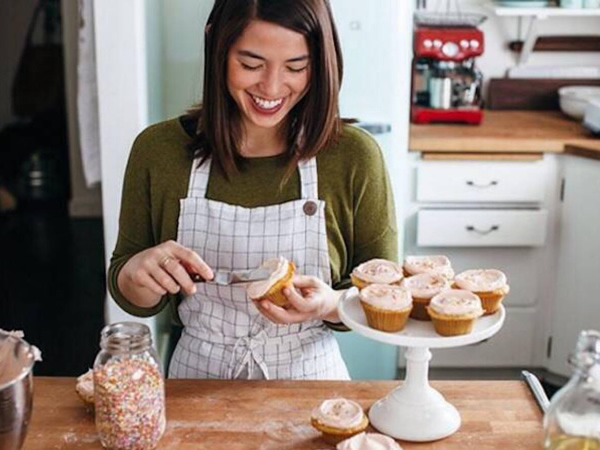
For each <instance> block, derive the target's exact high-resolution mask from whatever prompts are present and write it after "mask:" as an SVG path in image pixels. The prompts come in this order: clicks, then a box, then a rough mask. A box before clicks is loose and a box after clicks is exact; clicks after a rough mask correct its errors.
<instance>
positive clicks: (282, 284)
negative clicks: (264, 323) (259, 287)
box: [261, 262, 296, 306]
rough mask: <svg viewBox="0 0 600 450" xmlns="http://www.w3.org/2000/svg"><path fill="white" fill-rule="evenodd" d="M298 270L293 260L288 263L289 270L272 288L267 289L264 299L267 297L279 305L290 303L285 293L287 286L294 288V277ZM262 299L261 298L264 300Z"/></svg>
mask: <svg viewBox="0 0 600 450" xmlns="http://www.w3.org/2000/svg"><path fill="white" fill-rule="evenodd" d="M295 270H296V266H295V265H294V263H293V262H290V263H289V264H288V271H287V273H286V274H285V276H284V277H283V278H281V279H280V280H278V281H277V283H275V284H274V285H273V286H271V289H269V290H268V291H267V293H266V294H265V295H264V297H263V298H262V299H267V300H269V301H270V302H272V303H274V304H276V305H277V306H284V305H286V304H287V303H288V299H287V297H286V296H285V294H284V293H283V290H284V289H285V288H290V289H291V288H292V287H293V283H292V277H293V276H294V271H295ZM262 299H261V300H262Z"/></svg>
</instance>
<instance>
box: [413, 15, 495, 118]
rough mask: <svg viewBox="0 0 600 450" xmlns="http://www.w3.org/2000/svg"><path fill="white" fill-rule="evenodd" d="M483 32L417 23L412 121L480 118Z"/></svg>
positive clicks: (481, 111) (466, 28)
mask: <svg viewBox="0 0 600 450" xmlns="http://www.w3.org/2000/svg"><path fill="white" fill-rule="evenodd" d="M483 50H484V40H483V33H482V32H481V31H480V30H479V29H478V28H476V27H432V26H417V28H416V29H415V36H414V58H413V86H412V107H411V117H412V121H413V122H414V123H466V124H472V125H478V124H480V123H481V120H482V118H483V110H482V95H481V88H482V81H483V77H482V74H481V72H480V71H479V70H478V69H477V67H476V66H475V59H476V58H477V57H478V56H480V55H482V54H483Z"/></svg>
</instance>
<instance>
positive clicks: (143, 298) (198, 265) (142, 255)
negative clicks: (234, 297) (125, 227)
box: [117, 241, 214, 307]
mask: <svg viewBox="0 0 600 450" xmlns="http://www.w3.org/2000/svg"><path fill="white" fill-rule="evenodd" d="M188 272H191V273H196V274H198V275H199V276H200V277H202V278H203V279H205V280H211V279H212V278H213V276H214V275H213V271H212V270H211V268H210V267H209V266H208V265H207V264H206V263H205V262H204V261H203V260H202V258H200V256H198V254H197V253H196V252H194V251H192V250H190V249H188V248H186V247H184V246H182V245H181V244H178V243H177V242H175V241H166V242H163V243H162V244H159V245H157V246H155V247H151V248H149V249H147V250H144V251H142V252H139V253H137V254H136V255H134V256H133V257H132V258H131V259H129V261H127V263H125V265H124V266H123V268H122V269H121V271H120V272H119V276H118V278H117V284H118V286H119V289H120V291H121V292H122V293H123V295H124V296H125V297H126V298H127V299H128V300H129V301H130V302H132V303H133V304H135V305H138V306H142V307H151V306H154V305H156V304H157V303H158V302H159V301H160V298H161V297H162V296H163V295H165V294H166V293H167V292H169V293H171V294H176V293H178V292H179V291H180V290H183V292H185V293H186V294H193V293H195V292H196V286H195V285H194V281H193V280H192V278H191V276H190V274H189V273H188Z"/></svg>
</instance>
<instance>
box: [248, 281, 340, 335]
mask: <svg viewBox="0 0 600 450" xmlns="http://www.w3.org/2000/svg"><path fill="white" fill-rule="evenodd" d="M292 282H293V283H294V287H295V289H289V288H286V289H284V291H283V293H284V294H285V296H286V297H287V299H288V302H289V303H288V305H286V306H285V307H283V308H282V307H280V306H277V305H275V304H274V303H271V302H270V301H269V300H261V301H259V302H256V307H257V308H258V310H259V311H260V312H261V313H262V314H263V315H264V316H266V317H267V318H268V319H270V320H271V321H272V322H275V323H279V324H289V323H300V322H306V321H309V320H326V321H328V322H339V316H338V313H337V306H338V302H339V299H340V296H341V294H342V293H343V292H344V291H336V290H334V289H332V288H331V287H330V286H329V285H328V284H327V283H325V282H323V281H321V280H320V279H319V278H317V277H313V276H306V275H296V276H294V278H293V280H292Z"/></svg>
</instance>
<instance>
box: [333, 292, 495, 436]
mask: <svg viewBox="0 0 600 450" xmlns="http://www.w3.org/2000/svg"><path fill="white" fill-rule="evenodd" d="M338 310H339V315H340V319H341V320H342V321H343V322H344V323H345V324H346V325H347V326H348V327H349V328H351V329H353V330H354V331H356V332H357V333H359V334H362V335H363V336H365V337H367V338H370V339H374V340H376V341H380V342H385V343H386V344H393V345H398V346H401V347H407V349H406V353H405V357H406V378H405V380H404V383H403V384H401V385H400V386H398V387H397V388H395V389H394V390H393V391H392V392H390V393H389V394H388V395H387V396H386V397H384V398H382V399H380V400H378V401H377V402H375V403H374V404H373V406H371V408H370V409H369V419H370V421H371V425H373V426H374V427H375V428H377V430H379V431H381V432H382V433H385V434H387V435H389V436H393V437H395V438H398V439H403V440H406V441H416V442H425V441H434V440H437V439H441V438H445V437H447V436H450V435H451V434H453V433H455V432H456V431H457V430H458V429H459V428H460V422H461V420H460V414H459V413H458V411H457V409H456V408H455V407H454V406H453V405H451V404H450V403H448V402H447V401H446V399H445V398H444V396H443V395H442V394H440V393H439V392H438V391H436V390H435V389H433V388H432V387H431V386H430V385H429V379H428V374H429V360H430V359H431V352H430V351H429V349H430V348H450V347H459V346H463V345H469V344H474V343H476V342H480V341H483V340H485V339H488V338H490V337H491V336H493V335H494V334H496V333H497V332H498V330H500V328H501V327H502V324H503V323H504V318H505V316H506V313H505V311H504V307H500V310H498V311H497V312H496V313H495V314H492V315H489V316H483V317H481V318H479V319H477V321H476V322H475V326H474V328H473V331H472V332H471V333H469V334H466V335H462V336H448V337H444V336H440V335H438V334H437V333H436V332H435V330H434V329H433V324H432V323H431V322H425V321H419V320H414V319H409V320H408V322H407V324H406V326H405V327H404V329H403V330H401V331H398V332H395V333H390V332H385V331H379V330H375V329H373V328H370V327H369V325H368V324H367V319H366V317H365V314H364V312H363V309H362V307H361V306H360V301H359V299H358V290H357V289H356V288H352V289H350V290H349V291H348V292H347V293H346V294H345V295H344V296H343V297H342V299H341V301H340V304H339V307H338Z"/></svg>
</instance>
